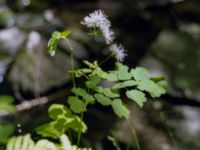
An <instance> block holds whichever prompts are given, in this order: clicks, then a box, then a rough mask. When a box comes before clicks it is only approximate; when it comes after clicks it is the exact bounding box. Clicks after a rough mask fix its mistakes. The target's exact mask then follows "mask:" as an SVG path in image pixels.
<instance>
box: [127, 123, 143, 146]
mask: <svg viewBox="0 0 200 150" xmlns="http://www.w3.org/2000/svg"><path fill="white" fill-rule="evenodd" d="M127 124H128V126H129V128H130V130H131V132H132V134H133V136H134V139H135V142H136V146H137V150H141V147H140V143H139V139H138V137H137V133H136V130H135V128H134V127H131V125H130V122H129V121H128V120H127Z"/></svg>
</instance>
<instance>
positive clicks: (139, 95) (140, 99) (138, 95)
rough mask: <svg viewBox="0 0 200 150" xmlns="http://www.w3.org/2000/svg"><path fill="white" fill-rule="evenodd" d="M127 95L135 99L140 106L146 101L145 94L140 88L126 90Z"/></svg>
mask: <svg viewBox="0 0 200 150" xmlns="http://www.w3.org/2000/svg"><path fill="white" fill-rule="evenodd" d="M126 96H127V97H128V98H130V99H131V100H133V101H135V102H136V103H137V104H138V105H139V106H140V108H141V107H142V106H143V105H144V103H145V102H146V97H145V94H144V93H143V92H141V91H138V90H130V91H127V92H126Z"/></svg>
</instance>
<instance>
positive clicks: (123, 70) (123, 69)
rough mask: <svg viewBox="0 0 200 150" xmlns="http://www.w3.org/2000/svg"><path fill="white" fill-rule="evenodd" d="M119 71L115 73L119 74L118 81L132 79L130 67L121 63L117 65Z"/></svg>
mask: <svg viewBox="0 0 200 150" xmlns="http://www.w3.org/2000/svg"><path fill="white" fill-rule="evenodd" d="M116 65H117V71H114V73H116V74H117V76H118V80H129V79H131V74H130V73H129V72H128V67H127V66H126V65H123V64H121V63H117V64H116Z"/></svg>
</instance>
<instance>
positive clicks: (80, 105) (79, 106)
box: [68, 96, 86, 113]
mask: <svg viewBox="0 0 200 150" xmlns="http://www.w3.org/2000/svg"><path fill="white" fill-rule="evenodd" d="M68 103H69V105H70V109H71V110H72V111H73V112H75V113H81V112H84V111H86V108H85V104H84V102H83V101H81V100H80V99H79V98H78V97H75V96H70V97H69V98H68Z"/></svg>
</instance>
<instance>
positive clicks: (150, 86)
mask: <svg viewBox="0 0 200 150" xmlns="http://www.w3.org/2000/svg"><path fill="white" fill-rule="evenodd" d="M138 89H139V90H141V91H146V92H148V93H149V94H150V95H151V96H152V97H153V98H155V97H160V96H161V94H164V93H165V92H166V90H165V89H163V88H162V87H160V86H159V85H157V84H156V83H154V82H153V81H151V80H142V81H141V82H140V83H139V85H138Z"/></svg>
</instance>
